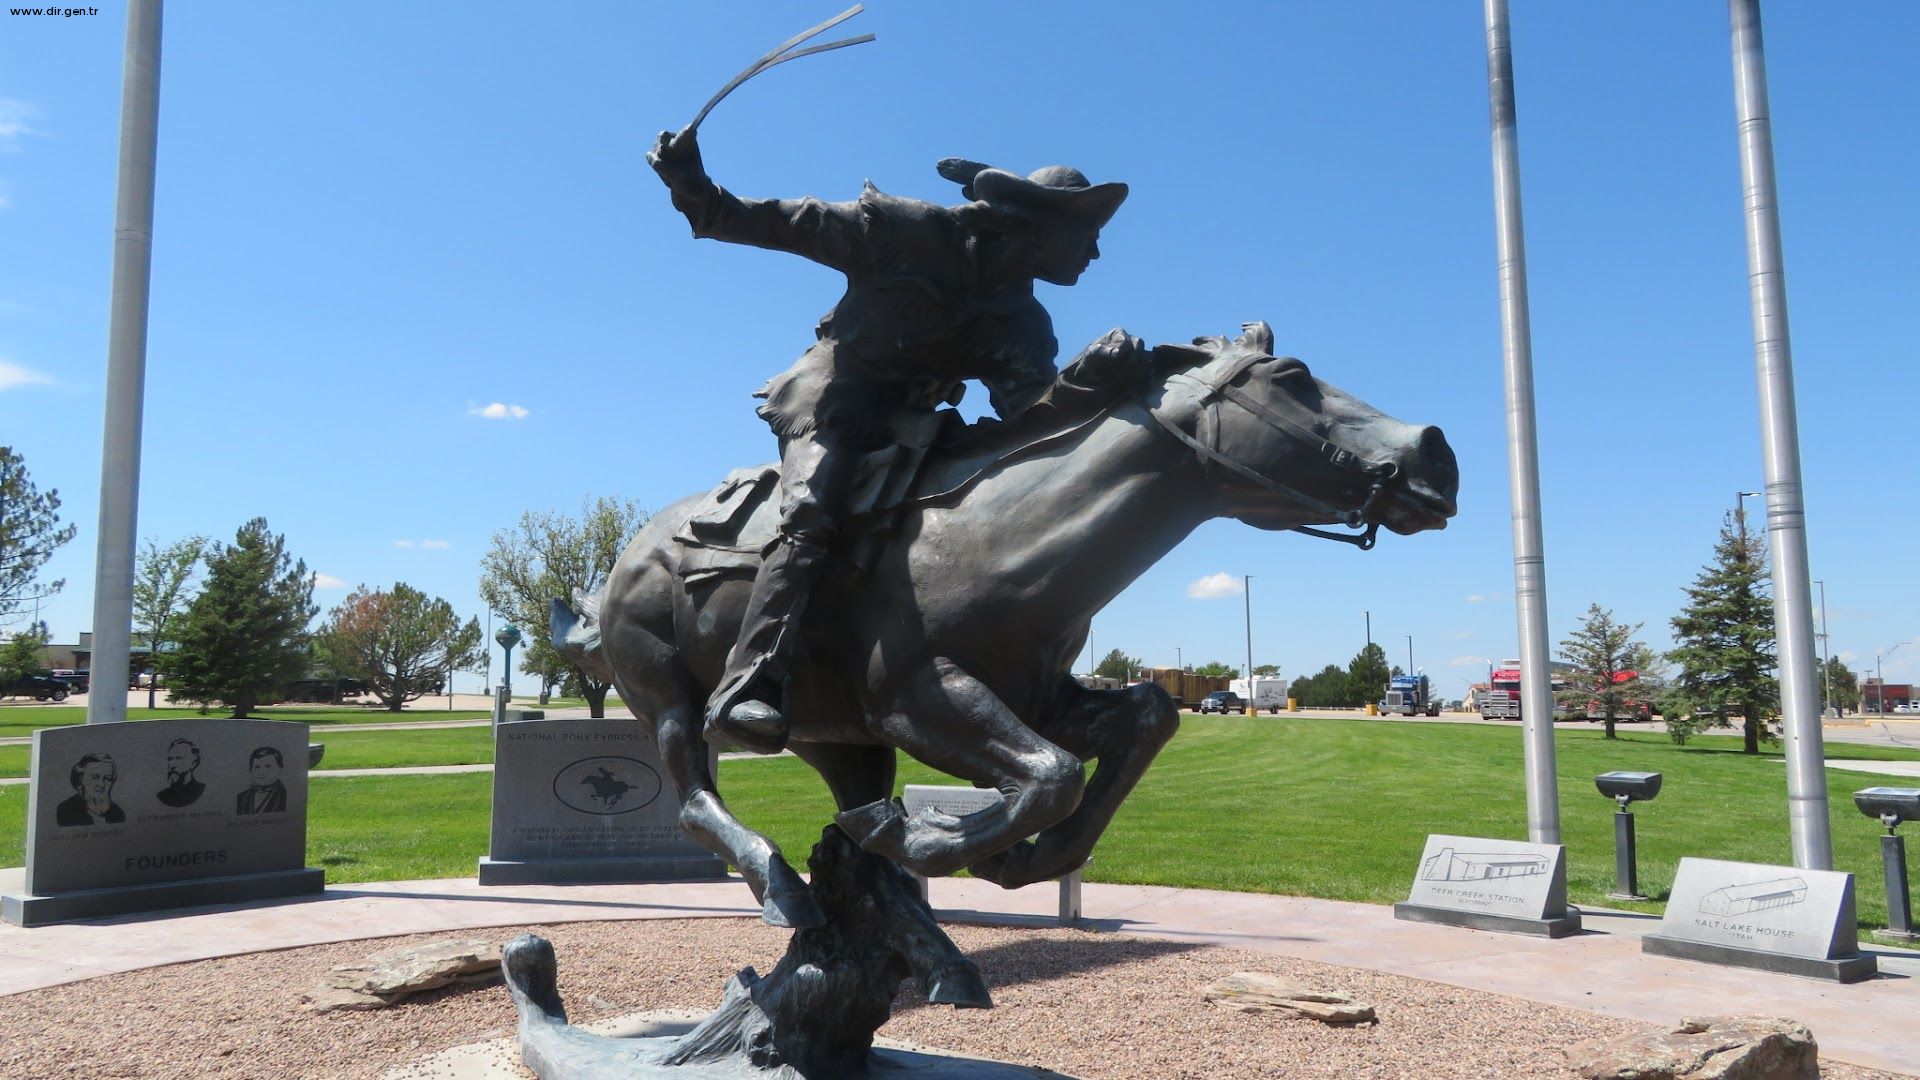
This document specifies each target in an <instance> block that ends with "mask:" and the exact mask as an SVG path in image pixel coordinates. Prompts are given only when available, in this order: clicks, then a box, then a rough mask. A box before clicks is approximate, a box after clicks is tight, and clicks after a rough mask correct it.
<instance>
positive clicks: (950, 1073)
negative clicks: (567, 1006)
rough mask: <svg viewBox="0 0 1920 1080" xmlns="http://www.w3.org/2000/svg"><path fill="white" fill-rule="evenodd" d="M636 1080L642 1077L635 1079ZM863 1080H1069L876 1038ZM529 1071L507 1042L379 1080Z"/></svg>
mask: <svg viewBox="0 0 1920 1080" xmlns="http://www.w3.org/2000/svg"><path fill="white" fill-rule="evenodd" d="M705 1016H706V1014H705V1013H695V1012H687V1011H685V1010H679V1009H663V1010H655V1011H652V1012H643V1013H629V1014H627V1015H624V1016H615V1017H610V1018H608V1019H605V1020H596V1021H594V1022H592V1023H588V1024H581V1025H579V1027H580V1028H581V1029H583V1030H585V1031H589V1032H592V1033H593V1034H596V1035H606V1036H610V1037H613V1038H620V1039H629V1038H633V1039H650V1038H651V1039H657V1038H672V1037H674V1036H678V1035H683V1034H685V1033H686V1032H688V1031H691V1030H693V1027H694V1025H696V1024H698V1023H699V1022H700V1021H701V1020H702V1019H705ZM641 1075H642V1076H644V1075H646V1074H641ZM656 1075H658V1076H660V1077H668V1076H671V1077H675V1078H685V1080H741V1076H740V1073H739V1072H738V1070H736V1069H733V1068H732V1067H730V1066H727V1067H717V1068H701V1067H698V1066H685V1067H681V1068H674V1069H667V1070H662V1071H660V1072H658V1073H657V1074H656ZM765 1075H766V1076H767V1078H768V1080H787V1078H789V1077H792V1076H793V1075H794V1074H792V1073H791V1072H786V1071H783V1072H779V1073H767V1074H765ZM867 1075H868V1076H869V1077H874V1078H881V1080H885V1078H892V1077H898V1078H900V1080H1073V1077H1071V1076H1068V1075H1067V1074H1066V1073H1057V1072H1053V1071H1052V1070H1050V1069H1034V1068H1029V1067H1027V1066H1024V1065H1012V1064H1008V1063H1007V1062H1004V1061H991V1060H988V1059H986V1058H972V1057H961V1056H958V1055H954V1054H948V1053H944V1052H942V1051H939V1050H932V1049H928V1048H926V1047H920V1046H914V1045H913V1044H911V1043H903V1042H895V1041H894V1040H891V1039H877V1040H875V1043H874V1053H873V1058H872V1062H871V1064H870V1065H869V1066H868V1069H867ZM533 1078H534V1073H533V1070H531V1069H529V1068H527V1067H526V1066H525V1065H524V1064H522V1063H521V1061H520V1047H519V1044H518V1042H517V1041H516V1040H515V1039H514V1038H512V1037H508V1038H504V1039H494V1040H493V1041H491V1042H484V1043H473V1044H471V1045H468V1046H456V1047H454V1048H453V1049H451V1050H443V1051H441V1052H440V1053H437V1054H434V1055H432V1056H431V1057H426V1058H422V1059H421V1060H419V1061H416V1062H413V1063H412V1064H409V1065H402V1066H399V1067H397V1068H393V1069H389V1070H387V1071H386V1072H384V1073H382V1074H381V1080H533Z"/></svg>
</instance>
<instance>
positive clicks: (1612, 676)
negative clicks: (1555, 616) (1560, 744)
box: [1556, 604, 1648, 739]
mask: <svg viewBox="0 0 1920 1080" xmlns="http://www.w3.org/2000/svg"><path fill="white" fill-rule="evenodd" d="M1639 632H1640V624H1639V623H1634V624H1632V625H1628V624H1626V623H1619V622H1615V621H1614V620H1613V612H1611V611H1608V610H1607V609H1606V608H1603V607H1601V606H1600V605H1599V604H1589V605H1587V614H1586V617H1585V618H1583V619H1581V620H1580V626H1579V628H1578V629H1576V630H1574V632H1573V633H1572V634H1570V635H1568V637H1567V638H1566V640H1564V641H1562V642H1561V643H1560V659H1561V660H1564V661H1566V663H1567V664H1568V665H1570V670H1568V671H1566V672H1565V673H1564V674H1565V675H1566V687H1565V689H1563V690H1561V691H1559V692H1558V694H1557V695H1556V696H1557V697H1558V698H1559V699H1560V706H1561V707H1562V708H1564V709H1566V710H1568V711H1569V712H1571V713H1572V714H1573V715H1574V716H1575V717H1576V718H1578V717H1581V716H1588V715H1591V714H1592V713H1593V712H1595V711H1598V712H1599V713H1600V719H1601V721H1602V722H1603V723H1605V724H1606V727H1607V738H1609V739H1614V738H1618V737H1619V736H1617V735H1615V734H1614V722H1615V719H1616V718H1617V717H1619V716H1620V715H1621V714H1622V713H1624V712H1625V711H1626V710H1627V709H1628V707H1629V706H1630V705H1632V704H1634V703H1637V702H1642V701H1646V700H1648V698H1647V690H1646V688H1645V687H1643V686H1642V685H1641V682H1640V669H1639V668H1638V667H1635V666H1634V665H1635V663H1636V662H1638V661H1639V660H1641V659H1642V658H1643V657H1642V654H1643V653H1645V652H1646V646H1645V645H1643V644H1641V643H1640V642H1639V641H1637V640H1635V639H1634V635H1635V634H1638V633H1639Z"/></svg>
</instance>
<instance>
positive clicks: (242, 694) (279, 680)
mask: <svg viewBox="0 0 1920 1080" xmlns="http://www.w3.org/2000/svg"><path fill="white" fill-rule="evenodd" d="M315 610H316V609H315V608H314V605H313V575H312V574H311V573H309V572H308V570H307V564H306V563H304V562H299V561H296V560H294V559H293V558H292V557H291V556H289V555H288V554H287V550H286V543H285V539H284V538H283V537H280V536H276V535H274V534H273V533H270V532H268V531H267V520H266V519H265V518H254V519H253V520H252V521H249V522H247V523H246V524H245V525H242V526H241V527H240V531H239V532H238V533H237V534H235V536H234V542H233V543H232V544H230V545H226V546H224V547H222V548H220V549H219V550H216V551H212V552H210V553H209V554H208V555H207V579H206V584H205V585H204V586H203V587H202V588H201V590H200V595H199V596H197V597H195V598H194V600H193V603H192V604H191V605H190V606H189V607H188V608H187V611H186V614H185V615H183V616H181V617H180V620H179V622H178V624H177V627H176V629H175V630H174V633H173V639H174V644H175V646H176V647H175V650H174V651H173V652H171V653H164V654H161V655H160V656H158V657H156V659H158V660H159V661H160V662H161V665H162V670H163V671H164V672H165V673H166V675H167V678H168V680H169V683H170V685H171V688H172V692H173V694H174V695H175V696H177V697H182V698H185V699H186V700H188V701H195V702H198V703H200V704H201V705H202V706H203V707H204V706H205V705H207V704H210V703H213V702H219V703H221V704H223V705H225V706H227V707H228V708H230V709H232V710H233V715H234V717H235V718H236V719H241V718H245V717H246V715H247V714H248V713H250V712H252V711H253V710H254V709H255V708H257V707H258V706H259V704H260V703H261V702H262V701H264V700H267V699H269V698H270V697H272V696H275V695H277V694H279V693H280V692H281V691H282V690H284V689H285V688H286V686H287V685H288V684H289V683H291V682H293V681H294V680H295V679H298V678H300V677H301V676H303V675H305V674H306V673H307V668H308V666H309V664H310V663H311V654H310V651H309V648H308V635H307V623H308V622H309V621H311V620H312V618H313V615H314V612H315Z"/></svg>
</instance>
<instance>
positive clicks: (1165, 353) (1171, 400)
mask: <svg viewBox="0 0 1920 1080" xmlns="http://www.w3.org/2000/svg"><path fill="white" fill-rule="evenodd" d="M1153 357H1154V361H1155V364H1156V367H1157V368H1159V370H1160V371H1162V372H1164V373H1165V374H1166V378H1165V383H1164V386H1163V387H1162V389H1161V390H1160V391H1159V394H1158V400H1151V399H1150V400H1149V405H1150V407H1151V412H1152V414H1153V417H1154V419H1155V420H1157V421H1159V422H1160V424H1161V425H1162V426H1163V427H1165V428H1166V429H1167V430H1168V431H1169V432H1171V433H1172V434H1173V435H1174V437H1176V438H1178V439H1180V441H1182V442H1184V443H1186V444H1187V445H1188V446H1189V447H1191V448H1192V449H1193V450H1194V451H1195V452H1196V453H1197V454H1198V455H1199V456H1200V458H1201V460H1202V463H1203V464H1204V466H1205V468H1206V471H1207V474H1208V477H1209V479H1210V480H1211V482H1212V485H1213V489H1214V494H1215V497H1216V498H1217V499H1218V500H1219V503H1220V513H1221V515H1222V516H1227V517H1235V518H1239V519H1240V520H1241V521H1244V522H1246V523H1248V524H1250V525H1255V526H1258V527H1260V528H1263V529H1295V528H1301V527H1303V526H1311V525H1325V524H1343V525H1348V526H1351V527H1355V528H1360V527H1363V526H1364V527H1365V528H1366V530H1367V531H1366V533H1365V540H1364V542H1361V541H1360V540H1359V538H1354V539H1355V540H1356V542H1361V543H1362V546H1363V547H1365V546H1371V543H1372V536H1373V533H1374V530H1375V529H1376V528H1377V527H1378V526H1382V525H1384V526H1386V527H1387V528H1388V529H1390V530H1392V531H1393V532H1396V533H1400V534H1401V535H1410V534H1412V533H1416V532H1420V531H1422V530H1425V529H1443V528H1446V524H1447V519H1448V518H1450V517H1452V516H1453V515H1454V511H1455V506H1454V496H1455V495H1456V494H1457V493H1458V491H1459V486H1460V470H1459V466H1458V465H1457V464H1456V463H1455V462H1454V457H1453V448H1452V447H1450V446H1448V445H1447V440H1446V437H1445V436H1443V435H1442V434H1440V429H1439V428H1437V427H1432V426H1421V425H1414V424H1407V423H1403V422H1401V421H1399V420H1395V419H1394V418H1393V417H1390V416H1387V415H1386V414H1384V413H1382V412H1380V411H1379V410H1378V409H1375V408H1374V407H1373V406H1371V405H1368V404H1367V403H1366V402H1364V401H1361V400H1360V399H1358V398H1355V397H1353V396H1352V395H1350V394H1347V393H1346V392H1344V391H1342V390H1340V389H1338V388H1336V387H1333V386H1329V385H1327V384H1326V383H1324V382H1321V381H1320V380H1319V379H1316V378H1314V377H1313V375H1312V373H1311V372H1309V371H1308V370H1307V365H1305V364H1303V363H1301V362H1300V361H1298V360H1295V359H1293V358H1291V357H1275V356H1274V355H1273V331H1272V330H1271V329H1269V328H1268V327H1267V324H1266V323H1249V324H1247V326H1246V332H1245V333H1243V334H1242V335H1241V336H1240V337H1238V338H1236V339H1234V340H1231V341H1228V340H1226V339H1224V338H1200V339H1198V340H1196V341H1195V342H1194V344H1193V345H1192V346H1175V345H1162V346H1160V347H1158V348H1156V349H1154V350H1153ZM1319 535H1328V534H1319ZM1342 538H1343V539H1345V538H1344V537H1342Z"/></svg>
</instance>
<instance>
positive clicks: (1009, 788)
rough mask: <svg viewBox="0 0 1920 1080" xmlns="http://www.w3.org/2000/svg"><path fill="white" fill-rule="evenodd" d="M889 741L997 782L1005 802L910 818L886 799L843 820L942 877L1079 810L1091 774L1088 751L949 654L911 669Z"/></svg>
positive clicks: (887, 729) (883, 731) (858, 834)
mask: <svg viewBox="0 0 1920 1080" xmlns="http://www.w3.org/2000/svg"><path fill="white" fill-rule="evenodd" d="M875 727H876V730H877V731H878V733H879V734H880V735H881V737H882V738H884V739H885V740H886V741H887V742H889V743H892V744H893V745H894V746H897V747H899V748H900V749H902V750H905V751H906V752H907V753H908V754H911V755H912V756H913V757H914V758H916V759H918V760H920V761H922V762H924V763H926V764H927V765H930V766H932V767H933V768H936V769H939V770H940V771H941V772H944V773H947V774H948V775H950V776H957V777H960V778H961V779H963V780H971V781H973V782H974V783H976V784H980V785H983V786H988V787H994V788H998V789H999V791H1000V794H1001V795H1003V796H1004V798H1003V799H1002V800H1001V802H1000V803H999V804H998V805H996V806H992V807H989V808H987V809H985V810H980V811H976V812H974V813H971V814H968V815H966V816H965V817H954V816H952V815H950V814H944V813H941V812H940V811H937V810H922V811H921V812H919V813H917V814H914V815H913V816H911V817H909V816H907V814H906V813H905V812H904V811H903V810H902V809H901V807H900V804H899V803H898V802H896V801H893V800H890V799H881V800H877V801H875V802H871V803H868V804H867V805H865V806H860V807H856V808H854V809H852V810H848V811H845V812H843V813H841V814H840V815H839V816H838V817H837V818H835V820H836V821H837V822H839V824H840V827H841V829H843V830H844V831H845V832H846V833H847V835H848V836H851V837H853V839H854V841H855V842H856V843H858V844H859V845H860V846H861V847H862V848H865V849H866V850H868V851H871V852H874V853H876V854H880V855H885V856H887V857H888V858H890V859H892V860H894V861H895V862H897V863H899V864H900V865H901V866H903V867H905V868H907V869H908V870H911V871H913V872H914V873H916V874H920V875H923V876H925V877H944V876H945V875H947V874H951V873H953V872H954V871H955V870H958V869H960V868H961V867H963V866H966V865H968V864H969V863H974V862H978V861H979V860H981V859H983V858H985V857H986V856H988V855H991V854H993V853H994V852H996V851H999V850H1001V849H1002V848H1005V847H1008V846H1010V845H1012V844H1013V843H1015V842H1016V841H1018V840H1020V839H1021V838H1022V837H1026V836H1031V835H1033V834H1034V833H1037V832H1039V831H1040V830H1042V829H1044V828H1046V827H1047V826H1049V825H1052V824H1054V823H1055V822H1057V821H1059V820H1061V819H1062V818H1064V817H1066V816H1067V815H1069V814H1071V813H1073V810H1074V807H1076V806H1078V805H1079V804H1080V793H1081V791H1082V789H1083V788H1084V787H1085V786H1086V776H1085V773H1084V771H1083V769H1082V766H1081V764H1080V759H1079V758H1077V757H1074V756H1073V755H1072V754H1069V753H1067V752H1066V751H1065V750H1062V749H1061V748H1060V747H1058V746H1055V745H1054V744H1053V743H1050V742H1048V741H1047V740H1046V739H1043V738H1041V737H1040V736H1039V735H1037V734H1035V733H1034V731H1033V730H1032V729H1031V728H1029V727H1028V726H1027V725H1025V724H1023V723H1021V722H1020V719H1019V717H1016V716H1015V715H1014V714H1013V711H1012V710H1010V709H1008V708H1007V706H1006V704H1005V703H1004V702H1002V701H1001V700H1000V698H999V697H998V696H996V695H995V694H994V693H993V691H991V690H989V689H987V687H986V686H985V685H984V684H983V683H981V682H980V680H978V679H975V678H974V677H973V676H971V675H969V674H967V673H966V672H965V671H962V670H961V669H960V667H959V666H958V665H956V664H954V663H953V662H952V661H949V660H947V659H946V658H945V657H936V658H935V659H934V662H933V663H932V664H929V665H927V666H926V667H924V668H922V669H921V670H919V671H916V672H914V673H913V674H911V675H909V676H907V677H906V678H905V679H904V680H902V682H901V683H900V684H898V685H897V687H896V688H895V690H894V693H893V701H892V708H891V710H890V711H889V713H888V715H886V716H884V717H882V718H880V719H879V720H878V721H876V722H875Z"/></svg>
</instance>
